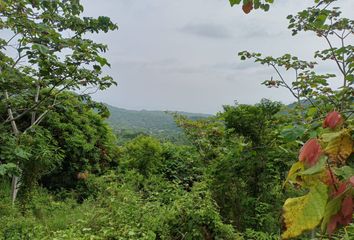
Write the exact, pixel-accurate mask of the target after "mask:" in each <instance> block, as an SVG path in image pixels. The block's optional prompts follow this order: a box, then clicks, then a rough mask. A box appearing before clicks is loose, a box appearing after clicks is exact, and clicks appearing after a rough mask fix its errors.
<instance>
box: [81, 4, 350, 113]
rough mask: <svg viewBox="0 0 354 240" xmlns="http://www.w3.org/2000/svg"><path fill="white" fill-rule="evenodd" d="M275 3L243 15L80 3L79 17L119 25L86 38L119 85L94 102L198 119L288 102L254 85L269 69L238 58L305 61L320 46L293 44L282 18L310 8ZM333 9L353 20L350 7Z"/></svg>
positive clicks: (220, 9) (280, 93)
mask: <svg viewBox="0 0 354 240" xmlns="http://www.w3.org/2000/svg"><path fill="white" fill-rule="evenodd" d="M275 2H276V3H275V4H274V5H273V6H272V8H271V9H270V11H269V12H266V13H265V12H263V11H252V12H251V13H250V14H248V15H245V14H243V12H242V10H241V9H240V7H239V6H237V7H233V8H231V7H230V5H229V2H228V0H177V1H176V0H100V1H99V0H83V1H82V3H83V5H84V7H85V14H84V15H86V16H99V15H105V16H109V17H110V18H111V19H112V20H113V21H114V22H115V23H117V24H118V25H119V30H118V31H115V32H110V33H108V34H100V35H98V36H93V37H92V38H94V39H95V40H97V41H100V42H104V43H106V44H108V45H109V52H108V53H107V54H106V57H107V58H108V59H109V61H110V62H111V64H112V67H111V69H107V72H108V73H109V74H110V75H111V76H112V77H113V78H114V79H115V80H116V81H117V82H118V86H117V87H112V88H110V89H109V90H106V91H104V92H98V93H96V94H95V95H94V99H96V100H98V101H103V102H106V103H108V104H111V105H113V106H117V107H123V108H128V109H136V110H141V109H147V110H173V111H175V110H178V111H189V112H200V113H216V112H217V111H220V110H221V109H222V105H225V104H233V103H234V101H235V100H236V101H238V102H239V103H247V104H253V103H256V102H258V101H259V100H260V99H262V98H269V99H273V100H278V101H282V102H283V103H290V102H292V101H293V100H294V99H292V98H291V95H290V94H289V93H288V92H287V91H285V90H281V89H268V88H266V87H265V86H263V85H261V84H260V83H261V82H262V81H263V80H265V79H269V78H270V77H271V76H274V77H276V75H275V73H274V72H273V71H272V70H271V69H270V68H268V67H266V66H260V65H258V64H257V63H253V62H251V61H240V60H239V58H238V56H237V53H238V52H239V51H242V50H250V51H257V52H262V53H264V54H265V55H273V56H280V55H282V54H284V53H292V54H294V55H297V56H299V57H301V58H304V59H306V60H312V56H313V51H314V50H316V49H321V48H324V47H326V45H325V43H324V42H323V40H321V39H320V38H317V37H316V36H313V35H312V34H309V33H308V34H307V33H301V34H299V35H298V36H296V37H292V36H291V32H290V31H289V30H287V20H286V16H287V15H288V14H290V13H296V12H297V11H299V10H302V9H304V8H306V7H307V6H309V5H310V4H311V2H313V1H309V0H301V1H300V0H296V1H294V0H281V1H280V0H279V1H275ZM339 2H340V5H339V6H341V7H343V12H344V15H345V16H347V17H350V18H353V17H354V16H353V15H354V14H353V12H354V1H353V0H340V1H339ZM337 5H338V4H337ZM332 69H334V67H332V66H331V65H325V66H322V67H321V68H320V70H322V71H324V70H326V71H327V70H328V71H331V70H332ZM286 75H287V76H289V79H290V77H291V76H293V75H292V74H286Z"/></svg>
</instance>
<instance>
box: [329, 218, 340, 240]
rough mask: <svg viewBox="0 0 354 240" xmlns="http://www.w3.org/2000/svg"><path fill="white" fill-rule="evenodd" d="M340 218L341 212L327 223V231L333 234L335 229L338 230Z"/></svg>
mask: <svg viewBox="0 0 354 240" xmlns="http://www.w3.org/2000/svg"><path fill="white" fill-rule="evenodd" d="M339 220H340V216H339V214H336V215H334V216H333V217H332V218H331V220H330V221H329V223H328V225H327V233H328V234H329V235H332V233H333V232H334V230H336V228H337V223H338V221H339Z"/></svg>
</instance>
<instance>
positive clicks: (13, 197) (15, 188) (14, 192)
mask: <svg viewBox="0 0 354 240" xmlns="http://www.w3.org/2000/svg"><path fill="white" fill-rule="evenodd" d="M5 99H6V100H9V94H8V92H7V91H5ZM7 113H8V115H9V119H10V123H11V127H12V132H13V134H14V135H15V136H16V137H18V136H19V135H20V132H19V131H18V128H17V124H16V121H15V120H14V115H13V112H12V109H11V106H10V105H8V106H7ZM17 167H18V163H17ZM18 180H19V178H18V176H15V175H13V176H12V183H11V200H12V204H14V203H15V201H16V197H17V192H18V189H19V188H20V185H19V181H18Z"/></svg>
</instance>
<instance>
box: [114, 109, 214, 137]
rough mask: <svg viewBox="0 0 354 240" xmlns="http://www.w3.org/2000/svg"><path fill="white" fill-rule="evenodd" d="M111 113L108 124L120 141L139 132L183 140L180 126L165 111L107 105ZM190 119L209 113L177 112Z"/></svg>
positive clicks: (202, 116)
mask: <svg viewBox="0 0 354 240" xmlns="http://www.w3.org/2000/svg"><path fill="white" fill-rule="evenodd" d="M107 107H108V109H109V111H110V113H111V115H110V117H109V119H108V122H109V124H110V125H111V126H112V128H113V129H114V131H115V132H116V133H117V135H118V137H119V140H120V142H124V141H125V140H129V139H132V138H134V137H136V136H137V135H139V134H148V135H152V136H155V137H158V138H160V139H163V140H170V141H173V142H183V141H185V139H184V135H183V133H182V131H181V129H180V128H178V127H177V125H176V123H175V122H174V120H173V116H172V114H171V113H169V112H165V111H148V110H140V111H136V110H127V109H123V108H118V107H114V106H110V105H107ZM178 113H179V114H183V115H186V116H188V118H190V119H200V118H205V117H209V116H211V115H208V114H201V113H187V112H178Z"/></svg>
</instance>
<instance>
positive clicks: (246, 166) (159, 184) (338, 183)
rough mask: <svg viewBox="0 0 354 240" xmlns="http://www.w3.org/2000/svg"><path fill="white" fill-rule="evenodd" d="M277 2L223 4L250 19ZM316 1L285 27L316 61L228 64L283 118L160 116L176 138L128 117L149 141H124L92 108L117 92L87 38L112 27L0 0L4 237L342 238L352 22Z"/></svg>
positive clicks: (246, 109)
mask: <svg viewBox="0 0 354 240" xmlns="http://www.w3.org/2000/svg"><path fill="white" fill-rule="evenodd" d="M276 2H277V1H273V0H265V1H260V0H244V1H241V0H230V3H231V5H239V4H241V5H242V9H243V11H244V12H245V13H249V12H250V11H251V10H253V9H263V10H265V11H268V10H269V9H270V8H271V6H272V4H276ZM313 3H314V5H313V6H312V7H309V8H307V9H304V10H302V11H300V12H298V13H297V14H292V15H289V16H288V17H287V19H286V20H287V21H288V22H289V25H288V28H289V30H290V31H291V33H292V34H293V35H297V34H298V35H300V36H301V33H302V32H309V33H311V34H313V36H314V37H317V39H318V41H324V42H325V43H326V44H327V48H326V49H319V50H318V51H316V52H315V53H314V59H311V60H310V61H308V60H303V59H300V58H299V57H297V56H294V55H292V54H290V53H285V54H284V55H282V56H279V57H273V56H264V55H263V54H262V53H258V52H250V51H247V50H246V51H242V52H240V53H239V54H238V57H239V58H240V60H241V61H246V60H248V61H250V60H253V61H254V62H255V64H261V65H262V66H264V67H270V68H271V69H272V70H273V71H274V72H275V74H276V76H277V77H276V78H274V79H273V78H272V79H268V80H265V81H264V82H263V85H265V86H266V87H269V88H284V89H286V90H287V91H288V93H289V95H290V96H292V97H293V99H294V103H293V104H290V105H284V104H282V103H280V102H276V101H271V100H268V99H262V100H261V101H260V102H259V103H256V104H253V105H250V104H240V103H237V102H236V103H235V104H233V105H224V106H223V110H222V111H220V112H219V113H218V114H216V115H212V116H209V115H193V114H190V115H184V114H181V113H178V112H172V113H171V112H168V113H166V114H169V115H168V117H169V120H168V121H170V119H171V118H173V120H174V123H175V125H174V124H172V123H171V122H166V120H163V119H164V118H163V117H161V115H158V116H159V117H157V118H152V119H155V120H153V121H158V124H157V125H161V126H160V127H161V129H162V127H164V126H168V127H169V128H172V129H177V130H176V131H178V134H176V133H175V130H173V131H172V132H171V134H169V133H168V132H167V133H161V132H159V133H160V134H151V129H152V128H154V130H155V128H157V127H156V123H155V124H148V123H147V122H146V120H141V119H136V121H133V120H134V119H133V120H128V121H126V122H129V121H130V122H129V123H130V124H131V126H135V125H134V124H135V123H139V127H140V126H142V122H143V123H145V124H146V127H145V129H144V128H143V129H142V131H141V134H140V133H136V132H134V131H133V133H132V134H131V135H129V136H127V135H123V133H122V131H119V129H117V125H119V124H122V123H117V124H112V121H108V120H107V119H108V118H109V116H110V112H109V107H107V105H106V104H103V103H98V102H96V101H94V100H93V98H92V97H91V96H90V94H88V91H89V90H92V89H100V90H105V89H107V88H109V87H110V86H112V85H115V84H116V81H115V80H114V79H113V78H112V77H110V76H108V75H106V73H105V72H106V69H107V67H110V66H111V65H110V63H109V62H108V60H107V59H106V58H105V57H104V53H105V52H106V51H107V50H108V46H106V45H105V44H102V43H97V42H95V41H94V40H93V39H92V38H91V37H90V36H92V35H93V34H104V33H107V32H109V31H114V30H117V29H118V26H117V25H116V24H115V23H113V22H112V21H111V19H110V18H109V17H105V16H100V17H97V18H93V17H84V16H83V12H84V7H83V5H82V4H81V3H80V1H79V0H68V1H60V0H50V1H49V0H31V1H29V0H17V1H14V0H0V28H1V31H2V32H6V33H9V34H4V36H5V35H6V36H8V37H6V36H5V37H2V38H0V46H1V52H0V99H1V102H0V239H14V240H15V239H148V240H150V239H175V240H182V239H190V240H192V239H193V240H194V239H203V240H211V239H230V240H232V239H348V240H349V239H353V238H354V225H353V223H352V219H353V195H354V190H353V188H354V170H353V164H354V163H353V160H354V157H353V147H354V144H353V137H354V135H353V122H354V121H353V109H354V108H353V107H354V101H353V97H354V95H353V92H354V91H353V82H354V55H353V46H352V45H351V44H350V43H351V42H352V38H353V33H354V20H352V19H349V18H345V17H343V16H342V13H341V10H340V8H338V7H336V5H335V4H336V1H335V0H323V1H321V0H315V1H314V2H313ZM264 17H267V15H266V14H265V15H264ZM323 62H330V63H332V64H333V66H334V67H336V68H337V71H336V72H328V73H322V72H321V73H318V72H316V71H315V66H316V65H319V64H323ZM284 71H287V72H291V73H293V78H290V79H288V78H287V77H288V76H289V75H286V76H285V75H283V74H282V73H283V72H284ZM338 73H339V74H338ZM332 81H336V82H337V83H338V85H340V87H339V88H333V87H332V85H331V84H330V82H332ZM111 109H113V108H111ZM121 113H122V112H120V114H121ZM145 114H147V113H145ZM138 116H139V115H137V116H135V117H136V118H138ZM140 116H141V115H140ZM117 119H118V120H116V121H118V122H119V121H120V120H119V119H121V121H122V119H124V118H123V117H122V116H120V118H117ZM131 119H132V118H131ZM156 119H157V120H156ZM110 124H111V125H110ZM128 130H129V129H128ZM130 130H136V129H130ZM139 131H140V129H139ZM156 131H157V132H158V130H156ZM172 133H173V136H172Z"/></svg>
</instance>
